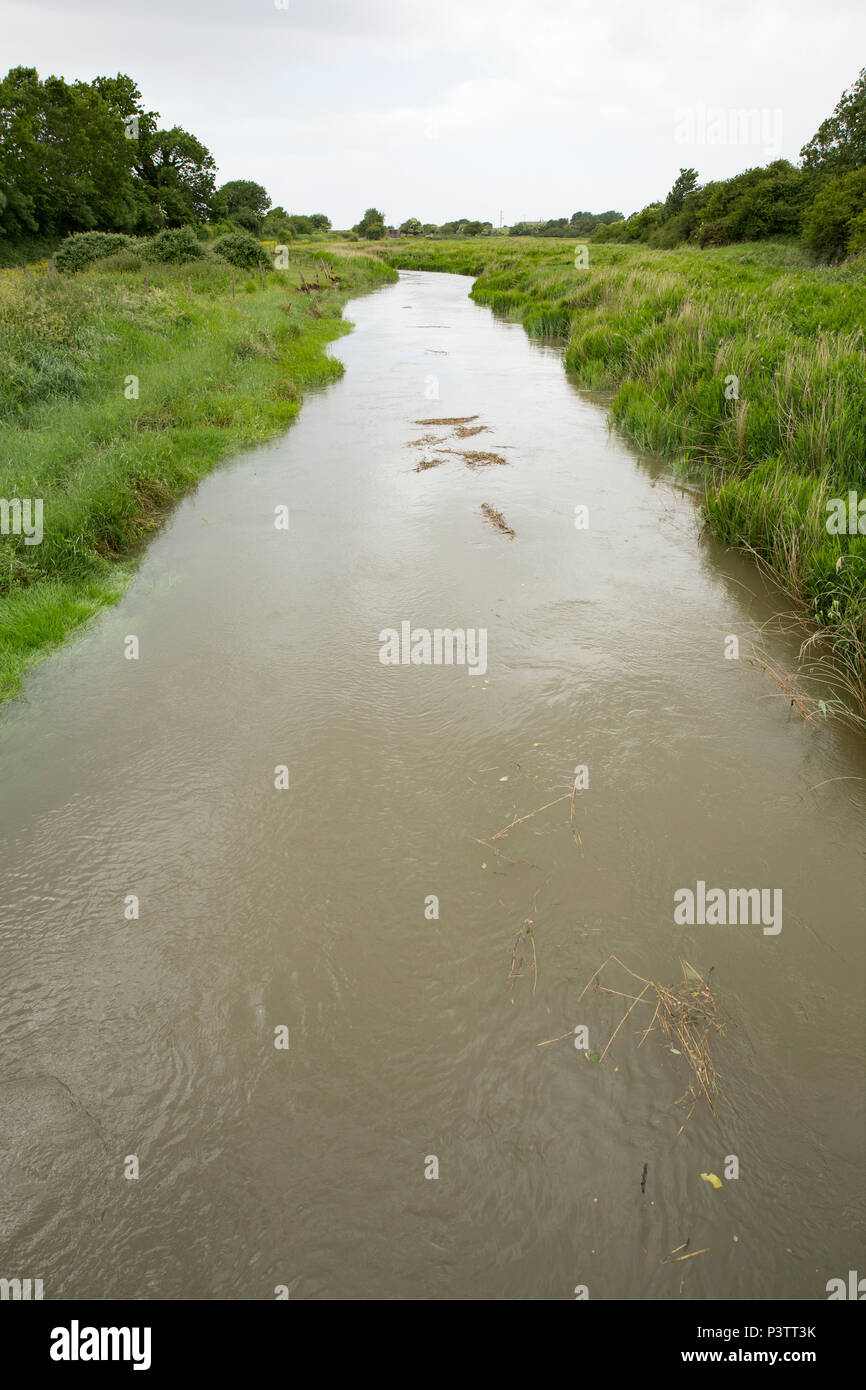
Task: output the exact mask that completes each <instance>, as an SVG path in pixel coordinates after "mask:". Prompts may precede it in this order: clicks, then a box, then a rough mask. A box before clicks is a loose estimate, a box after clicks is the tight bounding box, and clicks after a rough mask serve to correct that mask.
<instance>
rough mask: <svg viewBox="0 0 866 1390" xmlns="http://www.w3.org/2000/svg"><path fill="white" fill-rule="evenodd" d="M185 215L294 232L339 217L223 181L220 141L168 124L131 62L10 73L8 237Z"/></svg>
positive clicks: (142, 229) (3, 159)
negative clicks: (127, 67)
mask: <svg viewBox="0 0 866 1390" xmlns="http://www.w3.org/2000/svg"><path fill="white" fill-rule="evenodd" d="M182 226H192V227H209V228H210V229H211V230H213V231H215V232H228V231H230V230H232V229H233V228H236V227H240V228H243V229H244V230H246V231H250V232H253V233H255V234H256V235H259V236H265V237H267V236H272V237H273V238H274V239H276V240H286V239H287V238H290V237H291V236H292V235H304V234H307V233H310V232H315V231H327V230H329V229H330V226H331V223H330V220H329V218H327V217H326V216H325V214H324V213H312V214H310V215H309V216H302V215H298V214H290V213H287V212H286V211H285V209H284V208H281V207H271V200H270V198H269V196H268V194H267V191H266V190H265V189H264V188H263V187H262V185H261V184H259V183H255V182H254V181H252V180H250V179H234V180H231V181H230V182H228V183H224V184H223V185H222V186H221V187H217V184H216V163H215V161H214V158H213V155H212V154H211V152H210V151H209V150H208V149H207V148H206V147H205V146H204V145H203V144H202V142H201V141H200V140H199V139H197V138H196V136H195V135H192V134H191V133H190V132H189V131H187V130H184V129H183V128H182V127H181V126H171V127H170V128H163V127H162V126H161V125H160V122H159V113H158V112H156V111H147V110H146V109H145V107H144V104H143V102H142V96H141V92H140V91H139V89H138V87H137V86H136V83H135V81H134V79H133V78H131V77H129V76H127V75H126V74H124V73H118V75H117V76H116V77H96V78H94V79H93V81H92V82H80V81H79V82H66V81H65V80H64V79H63V78H62V77H47V78H45V79H44V81H43V80H41V79H40V77H39V75H38V73H37V71H36V69H35V68H25V67H17V68H12V69H11V71H10V72H8V73H7V74H6V76H5V77H4V78H3V79H2V80H0V246H2V244H3V243H4V242H5V243H6V244H7V245H11V246H14V245H15V244H17V243H20V242H24V241H29V240H45V241H49V240H59V239H60V238H62V237H64V236H67V235H69V234H70V233H75V232H91V231H101V232H121V233H127V234H129V235H135V236H153V235H154V234H155V233H158V232H160V231H161V230H162V229H164V228H173V227H182Z"/></svg>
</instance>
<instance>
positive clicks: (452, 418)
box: [412, 415, 478, 425]
mask: <svg viewBox="0 0 866 1390" xmlns="http://www.w3.org/2000/svg"><path fill="white" fill-rule="evenodd" d="M477 419H478V416H477V415H447V416H442V417H441V418H440V419H438V420H413V421H412V423H413V425H471V423H472V421H473V420H477Z"/></svg>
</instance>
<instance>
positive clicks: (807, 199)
mask: <svg viewBox="0 0 866 1390" xmlns="http://www.w3.org/2000/svg"><path fill="white" fill-rule="evenodd" d="M766 237H801V238H802V240H803V241H804V242H805V244H806V246H807V247H808V248H809V249H810V250H811V251H813V252H814V253H815V254H816V255H818V256H821V257H824V258H827V259H831V258H835V257H839V256H844V255H850V254H852V253H855V252H857V251H863V250H866V68H864V69H863V70H862V71H861V72H860V75H859V77H858V78H857V81H856V82H855V83H854V85H853V86H852V87H851V88H849V89H848V90H847V91H845V92H843V94H842V96H841V98H840V99H839V102H838V103H837V105H836V109H835V110H834V112H833V114H832V115H831V116H828V117H827V119H826V120H825V121H822V123H821V125H820V126H819V127H818V130H817V131H816V133H815V135H813V137H812V139H811V140H809V141H808V143H807V144H806V145H804V146H803V148H802V150H801V151H800V162H799V164H792V163H791V162H790V161H789V160H787V159H775V160H773V161H772V162H771V163H769V164H767V165H764V166H762V167H760V168H755V169H747V170H745V172H744V173H742V174H737V175H735V176H734V177H733V178H730V179H717V180H713V181H711V182H709V183H705V184H700V183H699V175H698V172H697V170H696V169H691V168H687V169H680V171H679V174H678V176H677V178H676V180H675V182H674V185H673V187H672V188H671V190H670V192H669V193H668V195H667V197H666V198H665V199H664V200H663V201H661V202H655V203H649V204H648V205H647V207H645V208H642V209H641V210H640V212H635V213H633V214H632V216H631V217H628V218H623V219H622V220H621V221H614V222H611V223H610V224H609V225H607V226H604V227H599V228H598V229H597V230H596V231H595V233H594V234H593V240H594V241H609V242H610V241H612V242H635V241H641V242H646V243H647V244H648V245H650V246H659V247H673V246H678V245H681V244H683V243H691V244H694V245H697V246H726V245H728V244H730V243H733V242H738V241H760V240H761V239H763V238H766Z"/></svg>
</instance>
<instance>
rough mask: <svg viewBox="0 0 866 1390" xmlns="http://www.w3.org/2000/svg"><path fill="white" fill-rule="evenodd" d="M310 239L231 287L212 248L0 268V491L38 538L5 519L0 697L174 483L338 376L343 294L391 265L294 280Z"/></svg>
mask: <svg viewBox="0 0 866 1390" xmlns="http://www.w3.org/2000/svg"><path fill="white" fill-rule="evenodd" d="M319 255H320V252H319V250H318V248H317V251H316V257H315V260H314V259H312V258H309V259H308V258H305V257H304V254H303V253H301V252H299V253H298V254H296V255H293V257H292V264H291V266H290V267H289V268H288V269H287V270H284V271H271V272H270V273H269V274H267V275H266V276H265V277H264V280H262V277H260V276H259V274H258V273H255V272H247V271H236V272H235V280H236V292H235V295H234V297H233V295H232V271H231V267H230V266H228V265H225V264H218V263H215V262H212V261H209V262H201V263H200V262H193V263H190V264H188V265H180V266H171V265H148V266H145V267H144V269H137V270H135V271H130V270H125V269H119V268H112V267H111V263H110V262H101V263H99V265H98V266H97V268H95V269H94V270H91V271H86V272H83V273H81V274H78V275H74V276H60V275H52V274H50V273H47V272H44V271H43V272H37V273H33V272H31V273H29V274H26V275H24V274H20V273H17V274H15V273H5V274H2V275H0V498H2V499H7V500H8V499H12V498H18V499H41V500H42V504H43V516H44V521H43V527H44V535H43V539H42V541H41V543H40V544H35V545H26V544H25V539H24V536H23V535H22V534H11V533H10V534H7V535H5V536H0V699H3V698H8V697H9V696H10V695H12V694H14V693H15V692H16V691H17V690H18V689H20V685H21V678H22V675H23V673H24V672H25V670H26V669H27V667H28V666H29V665H30V664H31V663H32V662H33V661H35V660H38V659H39V658H40V657H41V656H43V655H45V654H46V652H47V651H48V650H50V648H51V647H53V646H54V645H56V644H57V643H59V642H61V641H63V639H64V638H65V637H66V636H67V635H68V634H69V633H70V631H71V630H73V629H74V628H76V627H78V626H79V625H80V624H81V623H83V622H85V621H87V620H88V619H89V618H91V617H92V616H93V615H94V614H95V613H97V612H98V611H99V610H100V609H101V608H102V607H104V606H105V605H106V604H108V603H111V602H113V601H114V600H115V599H116V598H117V596H118V594H119V593H120V592H121V591H122V589H123V587H124V585H125V583H126V582H127V580H128V577H129V574H130V572H131V569H132V565H133V562H134V559H135V555H136V552H137V551H138V550H139V548H140V546H141V544H142V542H143V541H144V540H146V538H147V537H148V536H149V535H150V534H151V533H152V532H153V531H154V529H155V528H156V527H158V526H159V525H160V522H161V520H162V518H163V517H164V515H165V514H166V511H167V510H168V509H169V508H170V506H171V504H172V503H173V502H174V501H175V500H176V499H177V498H178V497H180V496H181V495H182V494H183V493H184V492H185V491H186V490H187V489H189V488H190V487H191V486H192V485H194V484H195V483H196V482H197V481H198V480H199V479H200V478H201V477H203V476H204V474H206V473H207V472H208V471H209V470H210V469H211V468H213V466H214V465H215V464H216V463H217V462H218V461H219V460H220V459H222V458H225V457H226V455H228V454H231V453H233V452H235V451H236V450H238V449H239V448H242V447H244V446H247V445H251V444H256V443H259V442H261V441H263V440H265V439H267V438H269V437H271V436H273V435H275V434H277V433H279V432H280V431H282V430H284V429H286V428H287V426H288V425H289V424H291V422H292V420H293V419H294V417H295V416H296V415H297V413H298V411H299V409H300V406H301V400H302V395H303V391H304V390H305V388H307V387H310V386H314V385H320V384H322V383H325V382H327V381H329V380H332V379H334V378H335V377H337V376H339V374H340V372H341V370H342V369H341V367H340V364H339V363H338V362H336V361H334V360H333V359H331V358H329V357H327V356H326V355H325V351H324V350H325V347H326V345H327V343H328V342H329V341H331V340H332V339H333V338H335V337H337V336H339V335H340V334H341V333H343V332H346V331H348V325H347V324H346V323H345V322H344V321H343V320H342V318H341V310H342V305H343V304H344V302H345V300H346V299H347V297H348V296H349V295H351V294H358V293H360V292H362V291H364V290H366V289H370V288H373V287H374V286H376V285H380V284H383V283H386V282H387V281H389V280H391V279H393V278H396V277H395V273H394V272H393V271H392V270H390V269H389V268H388V267H387V266H384V265H382V264H381V262H379V261H377V260H371V259H370V258H367V257H364V256H360V255H358V254H349V255H346V256H340V255H333V254H329V255H328V257H327V259H328V262H329V264H330V265H331V267H332V269H333V273H334V275H335V276H336V277H337V278H338V280H339V289H335V288H333V287H332V285H331V283H330V281H328V280H326V279H325V277H324V275H321V276H320V277H319V278H320V279H321V281H322V283H323V289H322V290H321V292H320V293H315V294H305V293H301V292H300V291H299V289H298V285H299V272H300V271H302V272H303V273H304V275H305V278H306V279H307V280H313V279H314V278H315V277H316V264H317V262H318V259H319ZM132 378H135V379H136V381H135V382H133V380H132ZM136 389H137V392H138V394H137V397H136V395H135V391H136Z"/></svg>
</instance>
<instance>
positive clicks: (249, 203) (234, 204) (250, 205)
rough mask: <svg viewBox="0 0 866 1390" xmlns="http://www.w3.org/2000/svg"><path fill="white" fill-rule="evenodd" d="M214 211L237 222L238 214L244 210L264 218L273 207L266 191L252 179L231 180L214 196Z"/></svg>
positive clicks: (219, 215)
mask: <svg viewBox="0 0 866 1390" xmlns="http://www.w3.org/2000/svg"><path fill="white" fill-rule="evenodd" d="M213 204H214V211H215V213H216V215H217V216H218V217H230V218H233V219H234V220H235V221H237V213H239V212H240V211H241V210H242V209H246V210H248V211H249V212H251V213H252V214H253V215H254V217H256V218H262V217H264V215H265V213H266V212H267V210H268V208H269V207H270V205H271V200H270V197H269V195H268V192H267V190H266V189H264V188H263V187H262V185H261V184H260V183H253V181H252V179H230V180H229V182H228V183H224V184H223V185H222V186H221V187H220V188H218V189H217V191H216V194H215V195H214V200H213Z"/></svg>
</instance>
